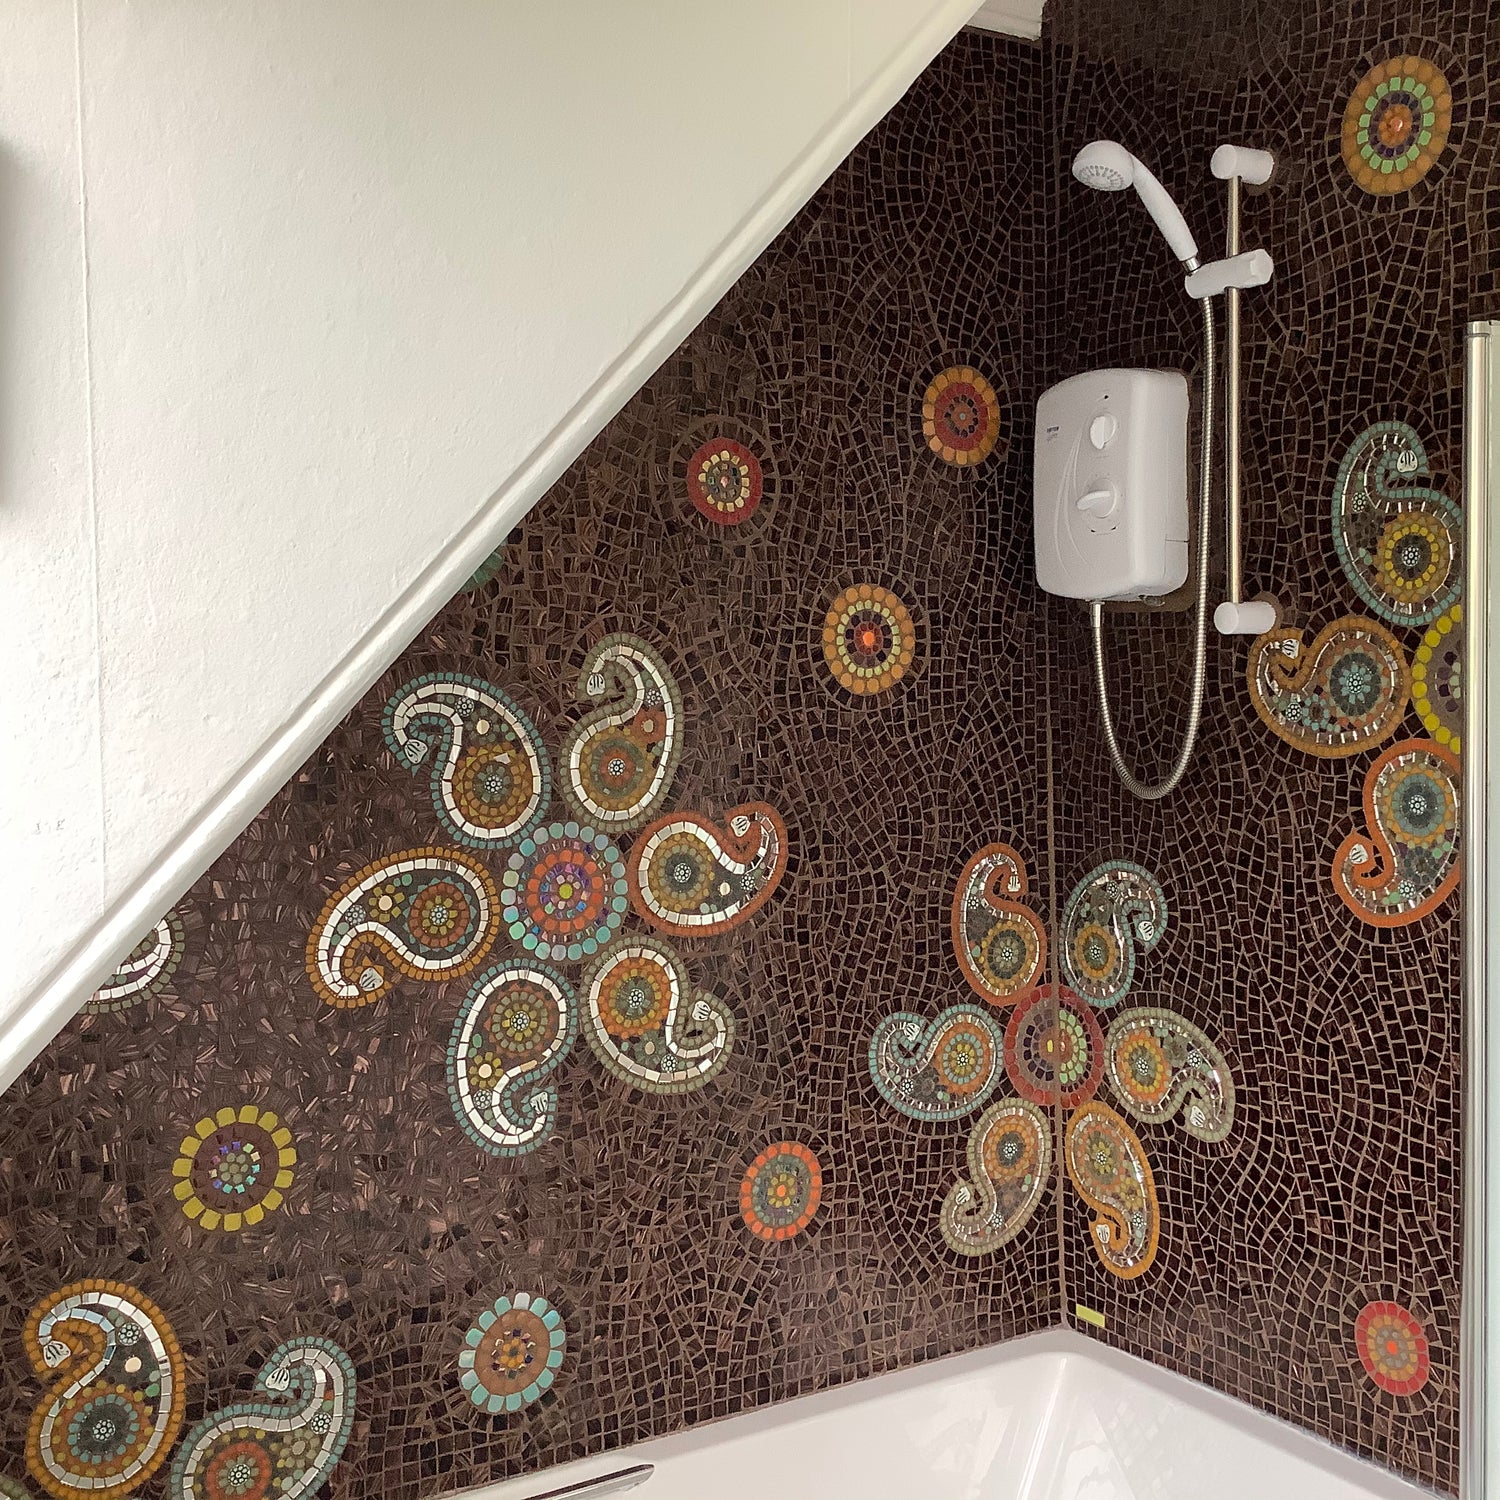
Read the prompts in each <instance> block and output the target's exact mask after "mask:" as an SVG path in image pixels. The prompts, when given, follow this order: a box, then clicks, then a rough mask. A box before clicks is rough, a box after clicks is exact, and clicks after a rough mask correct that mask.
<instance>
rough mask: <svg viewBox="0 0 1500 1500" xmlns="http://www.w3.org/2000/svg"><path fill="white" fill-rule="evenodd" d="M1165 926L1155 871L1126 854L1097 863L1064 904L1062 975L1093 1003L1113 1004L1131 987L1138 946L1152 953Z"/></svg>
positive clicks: (1164, 908)
mask: <svg viewBox="0 0 1500 1500" xmlns="http://www.w3.org/2000/svg"><path fill="white" fill-rule="evenodd" d="M1166 927H1167V898H1166V895H1165V893H1164V892H1163V891H1162V888H1161V883H1160V882H1159V881H1158V880H1157V878H1156V876H1154V875H1153V874H1152V873H1151V872H1150V871H1149V870H1147V869H1144V868H1143V867H1142V866H1140V865H1138V864H1134V863H1133V862H1132V861H1130V860H1128V859H1112V860H1108V861H1107V862H1106V863H1104V864H1102V865H1097V866H1095V868H1094V869H1092V870H1090V871H1089V873H1088V874H1087V875H1085V876H1084V877H1083V879H1082V880H1080V881H1079V882H1078V884H1077V885H1076V886H1074V888H1073V892H1072V894H1071V895H1070V896H1069V897H1068V901H1067V905H1066V906H1065V907H1064V908H1063V914H1062V922H1061V946H1062V952H1061V954H1060V959H1061V962H1062V970H1063V976H1064V978H1066V980H1067V982H1068V984H1069V985H1070V986H1071V987H1072V988H1073V989H1074V990H1076V991H1077V992H1078V994H1079V995H1081V996H1082V997H1083V998H1084V999H1085V1000H1087V1001H1088V1003H1089V1004H1090V1005H1096V1006H1106V1005H1114V1004H1115V1003H1116V1002H1117V1001H1120V1000H1123V999H1124V998H1125V996H1126V995H1128V994H1129V993H1130V986H1131V984H1132V982H1133V981H1134V979H1135V968H1136V962H1137V956H1138V951H1139V952H1146V953H1149V952H1150V951H1151V949H1153V948H1154V947H1155V946H1156V945H1157V943H1158V942H1160V941H1161V935H1162V933H1163V932H1165V931H1166Z"/></svg>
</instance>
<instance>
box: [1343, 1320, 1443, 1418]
mask: <svg viewBox="0 0 1500 1500" xmlns="http://www.w3.org/2000/svg"><path fill="white" fill-rule="evenodd" d="M1354 1346H1355V1348H1357V1349H1358V1350H1359V1362H1360V1363H1361V1364H1362V1365H1363V1366H1364V1367H1365V1374H1367V1375H1368V1376H1369V1377H1370V1379H1371V1380H1373V1381H1374V1382H1375V1384H1376V1385H1378V1386H1379V1387H1380V1389H1381V1390H1383V1391H1387V1392H1389V1393H1390V1394H1391V1395H1392V1396H1412V1395H1415V1394H1416V1393H1417V1392H1418V1391H1419V1390H1421V1389H1422V1387H1423V1386H1424V1385H1426V1384H1427V1379H1428V1376H1430V1375H1431V1374H1432V1358H1431V1354H1430V1351H1429V1349H1428V1346H1427V1334H1426V1332H1425V1331H1424V1330H1423V1328H1422V1325H1421V1323H1420V1322H1419V1321H1418V1320H1417V1317H1416V1314H1415V1313H1413V1312H1412V1311H1411V1310H1410V1308H1406V1307H1402V1306H1401V1304H1400V1303H1399V1302H1371V1303H1370V1304H1369V1305H1368V1306H1367V1307H1366V1308H1365V1309H1364V1311H1363V1312H1361V1313H1360V1315H1359V1317H1358V1318H1356V1319H1355V1321H1354Z"/></svg>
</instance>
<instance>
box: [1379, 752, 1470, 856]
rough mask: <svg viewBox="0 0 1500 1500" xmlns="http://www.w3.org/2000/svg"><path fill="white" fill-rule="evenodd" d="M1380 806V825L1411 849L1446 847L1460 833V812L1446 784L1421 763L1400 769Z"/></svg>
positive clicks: (1382, 798)
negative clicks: (1458, 829) (1457, 832)
mask: <svg viewBox="0 0 1500 1500" xmlns="http://www.w3.org/2000/svg"><path fill="white" fill-rule="evenodd" d="M1377 806H1378V807H1379V809H1380V812H1381V819H1380V821H1381V822H1382V823H1383V824H1384V826H1385V827H1387V828H1389V829H1391V830H1392V831H1393V832H1394V834H1395V835H1396V837H1397V838H1398V839H1399V840H1400V841H1401V842H1402V843H1403V844H1405V845H1407V846H1408V847H1409V848H1419V849H1420V848H1427V847H1431V846H1432V845H1434V844H1438V843H1446V842H1447V841H1449V840H1450V839H1451V837H1452V835H1453V834H1454V832H1455V831H1456V827H1457V823H1458V809H1457V808H1456V807H1455V806H1454V805H1453V799H1452V797H1450V796H1449V792H1448V786H1447V784H1446V782H1445V781H1444V780H1443V778H1442V777H1440V776H1438V775H1437V774H1435V773H1434V772H1433V771H1432V770H1431V769H1430V768H1429V767H1427V766H1426V765H1423V764H1422V763H1421V762H1419V761H1414V762H1410V763H1408V764H1405V765H1400V766H1398V767H1397V768H1396V771H1395V774H1394V775H1392V776H1391V777H1390V779H1389V780H1388V781H1387V783H1386V785H1385V786H1384V787H1383V788H1382V789H1381V792H1380V795H1379V797H1378V798H1377Z"/></svg>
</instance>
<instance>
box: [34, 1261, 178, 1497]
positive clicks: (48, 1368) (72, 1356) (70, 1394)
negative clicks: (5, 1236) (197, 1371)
mask: <svg viewBox="0 0 1500 1500" xmlns="http://www.w3.org/2000/svg"><path fill="white" fill-rule="evenodd" d="M22 1342H23V1345H24V1347H25V1349H26V1353H27V1356H28V1357H29V1358H30V1360H31V1364H32V1368H33V1369H34V1370H35V1371H36V1373H37V1375H38V1376H39V1377H40V1378H41V1380H42V1381H43V1383H44V1384H45V1385H46V1386H47V1390H46V1391H45V1392H44V1393H43V1395H42V1399H41V1401H40V1403H39V1404H38V1405H37V1407H36V1409H35V1410H34V1411H33V1412H32V1414H31V1423H30V1426H29V1427H28V1429H27V1433H26V1466H27V1468H28V1469H30V1471H31V1475H32V1478H34V1479H35V1480H36V1482H37V1483H38V1484H40V1485H41V1486H42V1488H43V1489H44V1490H46V1492H47V1493H48V1494H49V1495H55V1496H58V1497H60V1500H69V1497H76V1496H78V1495H80V1494H87V1495H91V1496H112V1495H127V1494H129V1493H130V1492H131V1491H132V1490H135V1489H137V1488H139V1487H140V1485H141V1484H142V1483H143V1482H144V1481H145V1480H146V1479H147V1478H148V1477H149V1476H150V1475H151V1474H154V1473H155V1472H156V1470H157V1469H158V1468H159V1467H160V1466H161V1465H162V1463H163V1462H164V1461H165V1460H166V1457H167V1454H168V1453H169V1452H170V1450H171V1447H172V1444H173V1443H174V1442H175V1441H176V1439H177V1434H178V1432H179V1431H180V1430H181V1427H182V1412H183V1405H184V1400H185V1393H184V1390H183V1360H182V1351H181V1349H180V1348H179V1347H178V1344H177V1335H176V1334H175V1333H174V1332H173V1331H172V1325H171V1324H170V1323H168V1322H167V1320H166V1318H165V1316H164V1315H163V1314H162V1311H161V1309H160V1308H159V1307H157V1306H156V1304H155V1303H154V1302H152V1301H150V1300H149V1299H148V1298H146V1297H144V1296H142V1295H141V1293H140V1292H138V1291H137V1290H136V1289H135V1288H134V1287H132V1286H126V1285H124V1284H123V1283H122V1282H118V1281H92V1280H90V1281H75V1282H74V1283H72V1285H70V1286H65V1287H63V1288H62V1290H61V1291H57V1292H54V1293H52V1295H51V1296H49V1297H46V1298H44V1299H43V1300H42V1301H41V1302H39V1303H38V1304H37V1305H36V1306H35V1307H34V1308H32V1310H31V1313H30V1315H29V1316H28V1317H27V1319H26V1328H25V1331H24V1334H23V1337H22Z"/></svg>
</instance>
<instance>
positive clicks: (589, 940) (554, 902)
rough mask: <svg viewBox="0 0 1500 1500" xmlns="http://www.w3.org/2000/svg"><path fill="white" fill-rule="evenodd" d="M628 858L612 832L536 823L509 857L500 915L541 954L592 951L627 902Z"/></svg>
mask: <svg viewBox="0 0 1500 1500" xmlns="http://www.w3.org/2000/svg"><path fill="white" fill-rule="evenodd" d="M628 891H629V887H628V886H627V884H626V881H625V861H624V860H623V859H622V858H621V857H620V851H619V850H618V849H617V848H615V846H614V844H613V843H612V842H611V841H610V839H609V837H608V836H607V835H605V834H602V833H596V832H595V831H594V830H593V829H592V828H589V827H587V826H586V825H582V824H579V823H572V822H569V823H552V824H550V825H549V826H548V827H546V828H543V829H538V830H537V832H536V833H535V834H534V835H533V836H532V837H530V838H527V839H523V840H522V841H521V844H520V847H519V848H518V849H516V851H515V852H514V853H513V854H512V855H511V856H510V857H509V859H508V860H507V861H506V868H505V871H504V873H503V874H502V875H501V877H500V900H501V917H502V919H503V920H504V922H505V924H506V927H507V929H508V930H509V932H510V935H511V937H513V938H514V939H515V940H516V941H517V942H518V943H520V944H521V946H522V947H523V948H525V949H526V951H527V952H528V953H534V954H536V956H537V957H538V958H551V959H571V960H575V961H576V960H578V959H580V958H587V957H591V956H592V955H593V954H595V953H597V952H598V951H599V949H600V948H601V947H603V945H604V944H605V943H607V942H608V941H609V940H610V938H611V936H613V934H614V932H615V930H616V929H617V928H618V927H619V925H620V923H621V921H622V920H623V919H624V916H625V912H626V910H627V909H628V908H629V906H630V898H629V894H628Z"/></svg>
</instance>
